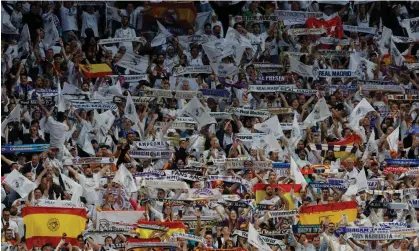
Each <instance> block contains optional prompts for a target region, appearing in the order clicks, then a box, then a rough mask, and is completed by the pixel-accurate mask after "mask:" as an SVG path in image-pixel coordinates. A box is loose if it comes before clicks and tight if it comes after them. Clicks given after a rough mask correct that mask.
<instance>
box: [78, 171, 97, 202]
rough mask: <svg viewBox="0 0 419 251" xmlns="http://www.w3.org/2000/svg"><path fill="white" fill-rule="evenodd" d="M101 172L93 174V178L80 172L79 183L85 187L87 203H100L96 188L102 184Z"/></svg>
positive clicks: (84, 194) (84, 193)
mask: <svg viewBox="0 0 419 251" xmlns="http://www.w3.org/2000/svg"><path fill="white" fill-rule="evenodd" d="M100 178H101V177H100V174H99V173H95V174H93V177H92V178H87V177H86V176H84V175H82V174H79V183H80V185H81V186H82V187H83V196H84V197H85V198H86V201H87V204H96V203H99V202H100V201H99V195H98V192H97V191H96V190H95V189H96V188H98V187H99V184H100Z"/></svg>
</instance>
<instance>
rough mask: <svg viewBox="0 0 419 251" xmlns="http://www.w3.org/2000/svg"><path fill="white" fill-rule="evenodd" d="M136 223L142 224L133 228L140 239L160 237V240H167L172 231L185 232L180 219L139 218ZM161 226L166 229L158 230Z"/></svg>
mask: <svg viewBox="0 0 419 251" xmlns="http://www.w3.org/2000/svg"><path fill="white" fill-rule="evenodd" d="M138 224H139V225H143V226H144V227H139V228H137V229H136V230H135V231H136V232H137V233H138V234H139V235H140V236H139V237H140V238H142V239H147V238H160V240H162V241H169V240H170V237H171V236H172V234H173V233H185V225H184V224H183V222H181V221H173V222H157V221H143V220H140V221H138ZM146 225H149V227H146ZM162 227H164V228H166V229H165V230H164V231H162V230H160V229H161V228H162ZM166 230H167V231H166Z"/></svg>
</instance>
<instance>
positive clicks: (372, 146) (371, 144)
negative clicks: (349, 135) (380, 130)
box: [362, 130, 378, 162]
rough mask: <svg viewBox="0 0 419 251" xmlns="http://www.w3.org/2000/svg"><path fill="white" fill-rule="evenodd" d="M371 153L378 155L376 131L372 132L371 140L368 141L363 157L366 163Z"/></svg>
mask: <svg viewBox="0 0 419 251" xmlns="http://www.w3.org/2000/svg"><path fill="white" fill-rule="evenodd" d="M369 153H378V145H377V141H376V140H375V132H374V130H371V134H370V138H369V139H368V142H367V145H366V146H365V151H364V154H363V155H362V160H363V161H364V162H365V161H366V160H367V158H368V154H369Z"/></svg>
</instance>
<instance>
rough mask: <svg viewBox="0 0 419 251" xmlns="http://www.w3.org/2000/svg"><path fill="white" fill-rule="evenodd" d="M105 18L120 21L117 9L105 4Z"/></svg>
mask: <svg viewBox="0 0 419 251" xmlns="http://www.w3.org/2000/svg"><path fill="white" fill-rule="evenodd" d="M106 20H114V21H116V22H121V16H120V15H119V14H118V9H117V8H115V7H111V6H109V5H108V4H106Z"/></svg>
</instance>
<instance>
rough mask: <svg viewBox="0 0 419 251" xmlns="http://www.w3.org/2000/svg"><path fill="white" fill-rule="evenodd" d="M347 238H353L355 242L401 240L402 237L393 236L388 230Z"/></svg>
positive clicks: (353, 234)
mask: <svg viewBox="0 0 419 251" xmlns="http://www.w3.org/2000/svg"><path fill="white" fill-rule="evenodd" d="M345 238H353V239H354V240H362V241H373V240H381V241H383V240H401V239H404V237H403V236H402V235H399V234H391V233H389V232H388V231H387V230H381V231H378V230H377V231H376V232H374V233H348V234H346V235H345Z"/></svg>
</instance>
